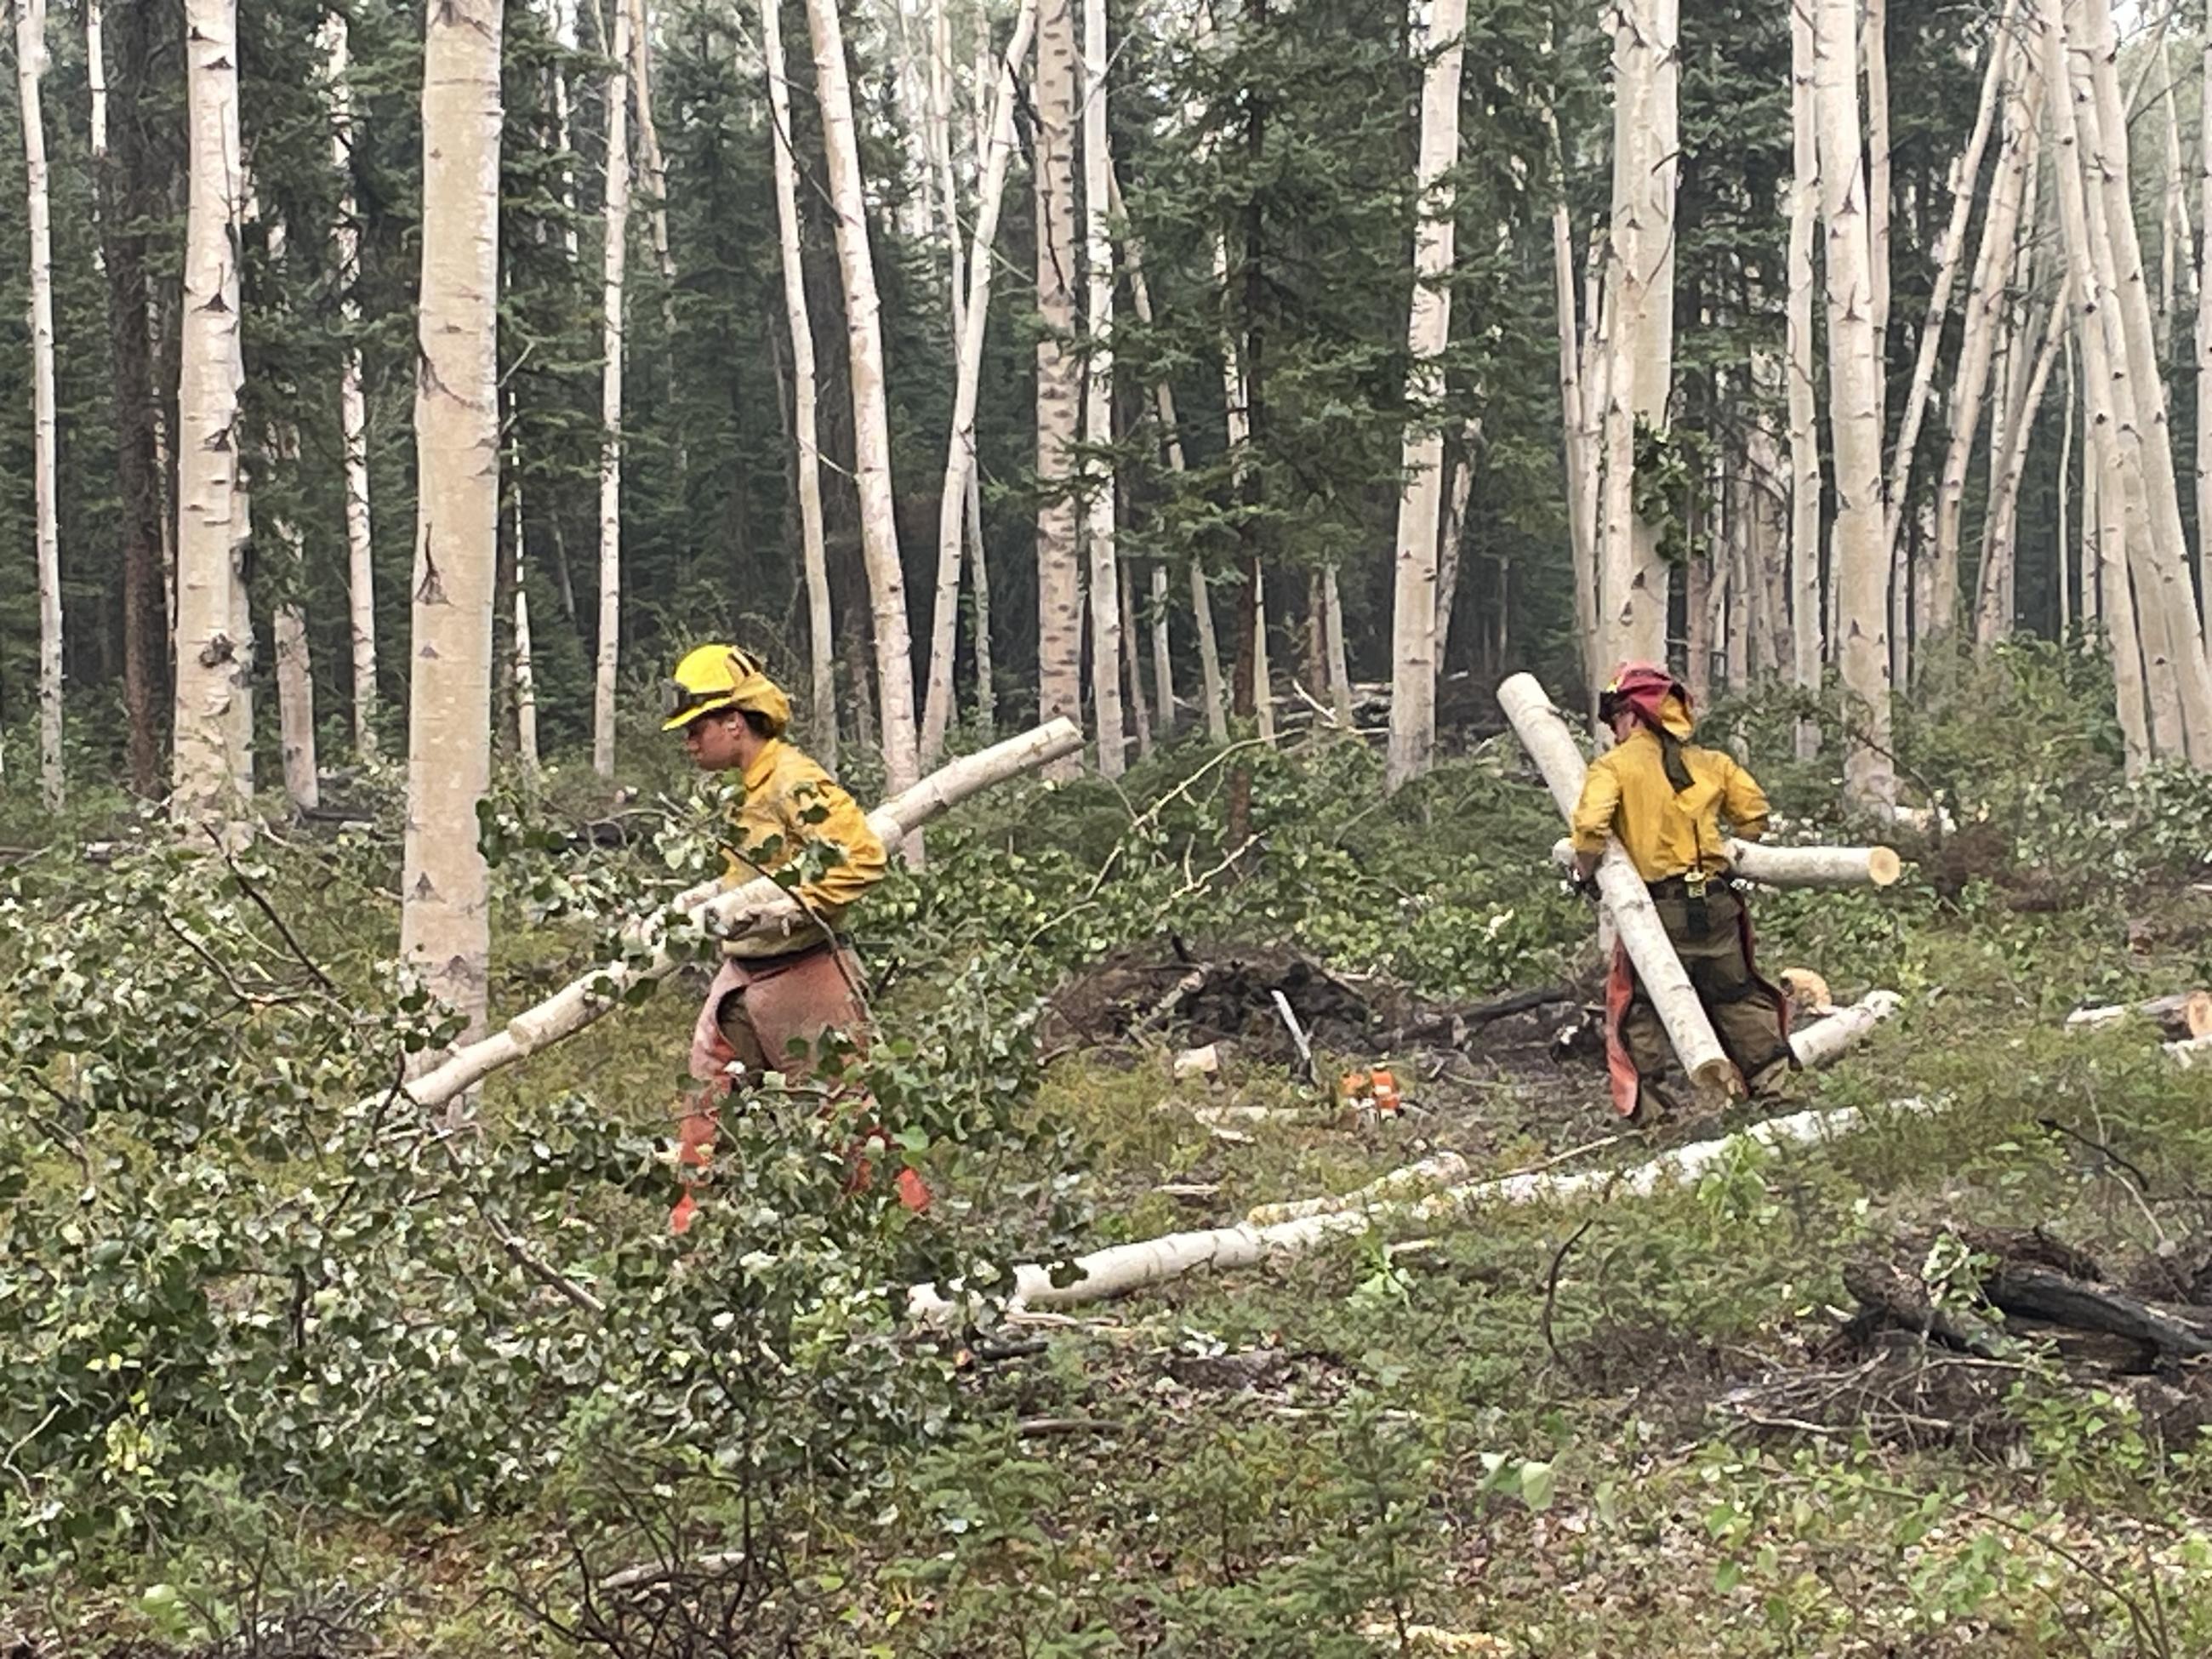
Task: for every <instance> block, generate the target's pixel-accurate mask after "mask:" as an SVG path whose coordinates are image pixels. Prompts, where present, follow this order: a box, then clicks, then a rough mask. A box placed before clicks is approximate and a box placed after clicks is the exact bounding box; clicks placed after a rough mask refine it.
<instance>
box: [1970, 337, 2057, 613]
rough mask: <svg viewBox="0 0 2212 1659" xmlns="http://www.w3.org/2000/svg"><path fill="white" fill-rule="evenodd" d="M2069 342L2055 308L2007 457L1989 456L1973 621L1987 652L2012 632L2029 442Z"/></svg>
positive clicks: (2012, 426)
mask: <svg viewBox="0 0 2212 1659" xmlns="http://www.w3.org/2000/svg"><path fill="white" fill-rule="evenodd" d="M2065 337H2066V319H2065V308H2064V307H2063V306H2053V307H2051V308H2050V309H2049V310H2048V311H2046V312H2045V315H2044V319H2043V331H2042V339H2041V343H2040V344H2039V346H2038V348H2037V349H2036V352H2035V357H2034V367H2033V369H2032V370H2031V371H2030V373H2029V376H2028V383H2027V390H2026V392H2024V393H2023V394H2022V396H2021V402H2020V406H2019V408H2018V409H2016V410H2015V411H2014V412H2013V414H2012V415H2011V416H2008V419H2007V421H2006V422H2005V447H2004V453H2002V454H2001V455H2000V454H1996V453H1992V454H1991V456H1990V464H1991V466H1992V468H1993V470H1994V471H1995V474H1996V484H1995V485H1994V487H1993V489H1992V491H1991V494H1990V508H1989V513H1988V515H1987V519H1988V531H1987V533H1986V534H1985V535H1984V538H1983V542H1982V569H1981V576H1980V580H1979V582H1978V589H1979V593H1978V599H1977V601H1976V605H1975V617H1974V643H1975V645H1976V646H1977V647H1980V648H1983V649H1986V648H1988V647H1990V646H1992V645H1995V644H1996V642H1997V641H1999V640H2001V639H2003V638H2005V637H2006V636H2007V635H2009V634H2010V633H2011V632H2012V624H2013V610H2014V606H2013V595H2014V587H2013V576H2014V572H2015V568H2016V563H2017V561H2018V558H2019V545H2020V533H2019V529H2020V487H2021V480H2022V478H2023V477H2025V476H2026V474H2027V446H2028V441H2029V439H2030V438H2032V437H2033V435H2034V432H2035V417H2036V415H2037V413H2038V412H2039V410H2041V408H2042V407H2043V392H2044V388H2045V386H2046V385H2047V384H2048V383H2049V382H2050V380H2051V364H2052V363H2053V362H2055V361H2057V356H2058V348H2059V345H2060V343H2062V342H2063V340H2064V339H2065ZM2065 584H2066V568H2065V565H2064V562H2063V558H2062V561H2061V562H2060V565H2059V568H2058V585H2059V586H2060V587H2061V588H2063V587H2064V586H2065Z"/></svg>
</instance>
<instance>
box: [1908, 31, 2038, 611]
mask: <svg viewBox="0 0 2212 1659" xmlns="http://www.w3.org/2000/svg"><path fill="white" fill-rule="evenodd" d="M2044 84H2045V83H2044V78H2043V76H2041V75H2040V74H2039V73H2037V72H2036V71H2034V70H2033V69H2031V70H2029V71H2028V72H2027V73H2026V74H2024V75H2022V76H2021V85H2020V86H2019V87H2018V88H2016V89H2015V90H2014V91H2012V92H2008V93H2007V94H2005V103H2004V137H2003V140H2002V146H2001V148H2000V150H1999V152H1998V160H1997V173H1996V180H1995V182H1994V183H1993V184H1992V185H1991V187H1990V212H1989V218H1988V220H1987V222H1985V223H1984V225H1983V227H1982V243H1981V248H1980V250H1979V252H1977V253H1976V255H1975V257H1974V279H1973V284H1972V292H1971V293H1970V294H1969V295H1968V297H1967V300H1966V328H1965V331H1964V333H1963V335H1962V336H1961V337H1960V346H1959V367H1958V370H1957V373H1956V374H1955V376H1954V379H1953V381H1952V387H1951V406H1950V425H1951V440H1950V443H1949V445H1948V447H1947V448H1946V449H1945V451H1944V457H1943V477H1942V483H1940V484H1939V485H1938V486H1937V489H1936V548H1935V558H1934V567H1935V568H1934V570H1933V571H1932V573H1931V576H1930V586H1929V599H1930V600H1931V605H1930V608H1929V617H1928V619H1927V623H1926V625H1925V627H1924V629H1923V633H1924V634H1925V635H1926V636H1927V637H1928V638H1929V639H1930V640H1936V639H1941V638H1943V637H1945V636H1947V635H1949V634H1950V633H1951V632H1952V630H1953V629H1954V628H1955V627H1956V625H1957V618H1958V603H1959V535H1960V514H1961V513H1962V511H1963V510H1964V507H1965V505H1966V471H1967V468H1968V466H1969V465H1971V464H1972V459H1973V449H1974V438H1975V435H1976V433H1977V432H1978V429H1979V428H1980V424H1981V419H1982V407H1983V400H1984V397H1985V395H1986V393H1987V391H1988V387H1989V380H1990V362H1991V359H1992V357H1993V356H1994V354H1995V347H1996V325H1997V323H1998V321H1999V319H2001V318H2002V315H2003V313H2004V308H2005V306H2006V304H2007V302H2008V295H2009V293H2010V289H2011V283H2012V263H2013V251H2014V248H2015V244H2016V242H2017V240H2018V234H2019V228H2020V222H2021V208H2022V204H2023V203H2025V202H2026V201H2027V197H2028V185H2029V183H2030V181H2031V180H2033V179H2034V177H2035V176H2036V152H2037V138H2036V119H2037V110H2038V107H2039V105H2040V103H2041V101H2042V99H2043V96H2044Z"/></svg>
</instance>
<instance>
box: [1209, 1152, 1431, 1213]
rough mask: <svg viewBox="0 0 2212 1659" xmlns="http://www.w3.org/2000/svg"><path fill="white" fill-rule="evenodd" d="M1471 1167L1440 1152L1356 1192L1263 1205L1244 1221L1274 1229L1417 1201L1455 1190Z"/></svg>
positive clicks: (1382, 1177)
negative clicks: (1311, 1218)
mask: <svg viewBox="0 0 2212 1659" xmlns="http://www.w3.org/2000/svg"><path fill="white" fill-rule="evenodd" d="M1467 1176H1468V1164H1467V1160H1466V1159H1465V1158H1462V1157H1461V1156H1460V1155H1459V1154H1458V1153H1457V1152H1438V1153H1436V1154H1435V1155H1434V1156H1433V1157H1430V1158H1423V1159H1422V1160H1421V1161H1420V1162H1419V1163H1418V1164H1407V1165H1406V1166H1405V1167H1404V1168H1403V1169H1399V1170H1391V1171H1390V1172H1389V1174H1388V1175H1385V1176H1378V1177H1376V1179H1375V1180H1373V1181H1370V1182H1368V1183H1367V1184H1366V1185H1365V1186H1364V1187H1362V1188H1358V1190H1356V1191H1354V1192H1349V1193H1330V1194H1326V1195H1325V1196H1322V1197H1320V1198H1298V1199H1292V1200H1289V1201H1288V1202H1286V1203H1281V1204H1261V1205H1256V1206H1254V1207H1253V1208H1252V1209H1250V1210H1249V1211H1247V1212H1245V1216H1244V1222H1245V1225H1247V1226H1250V1227H1273V1226H1277V1225H1280V1224H1281V1223H1283V1222H1285V1221H1303V1220H1304V1219H1305V1218H1307V1217H1308V1216H1316V1215H1345V1214H1348V1213H1350V1212H1353V1211H1365V1210H1370V1209H1372V1208H1374V1207H1375V1206H1377V1205H1382V1204H1395V1203H1401V1202H1402V1201H1403V1200H1406V1199H1408V1198H1417V1197H1419V1196H1420V1195H1421V1194H1424V1193H1431V1192H1434V1191H1436V1190H1437V1188H1440V1187H1454V1186H1458V1185H1460V1184H1461V1183H1462V1182H1465V1181H1466V1179H1467Z"/></svg>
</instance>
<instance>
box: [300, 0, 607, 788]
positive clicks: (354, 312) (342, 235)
mask: <svg viewBox="0 0 2212 1659" xmlns="http://www.w3.org/2000/svg"><path fill="white" fill-rule="evenodd" d="M323 27H324V29H325V36H326V39H327V40H328V43H329V44H328V50H329V53H330V80H331V161H332V163H333V164H334V165H335V166H336V167H337V173H338V178H339V180H340V184H339V187H338V216H337V223H336V224H335V225H334V226H332V228H331V246H332V249H333V251H334V252H335V253H336V255H337V288H338V322H339V326H340V327H341V328H342V329H343V331H344V335H345V342H344V345H343V349H342V351H341V354H340V356H339V360H338V441H339V447H340V448H341V450H342V451H343V457H344V461H343V464H344V469H345V529H346V600H347V605H346V609H347V616H348V618H349V624H350V629H351V632H352V635H353V744H354V749H355V750H356V752H357V753H359V754H360V755H362V756H363V757H368V756H373V755H374V754H375V753H376V711H377V695H376V562H375V559H374V545H375V544H374V542H373V541H372V540H371V539H370V536H369V513H368V399H367V398H366V397H365V396H364V395H363V393H362V381H361V346H360V343H359V342H358V341H357V340H356V333H357V332H358V331H359V329H360V327H361V302H360V301H359V300H358V299H357V298H356V296H355V292H354V290H355V288H356V284H357V283H359V282H360V280H361V227H360V225H359V224H358V223H357V222H356V219H357V217H358V214H357V212H356V207H355V204H354V194H353V79H352V76H351V74H350V73H349V69H348V64H347V57H348V51H349V44H348V40H347V34H346V19H345V14H344V13H343V12H342V11H333V12H332V13H331V14H330V15H329V17H328V19H327V20H325V23H324V26H323ZM564 142H565V141H564ZM570 234H574V231H573V229H572V231H571V233H570Z"/></svg>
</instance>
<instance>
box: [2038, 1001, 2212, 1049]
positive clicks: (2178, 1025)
mask: <svg viewBox="0 0 2212 1659" xmlns="http://www.w3.org/2000/svg"><path fill="white" fill-rule="evenodd" d="M2129 1019H2147V1020H2149V1021H2150V1022H2151V1023H2152V1024H2154V1025H2156V1026H2157V1027H2158V1028H2159V1029H2160V1030H2161V1031H2162V1032H2164V1033H2165V1034H2166V1036H2168V1037H2170V1038H2172V1039H2173V1040H2175V1041H2176V1042H2185V1041H2186V1040H2188V1039H2190V1038H2191V1037H2202V1036H2212V991H2206V990H2203V989H2201V988H2200V989H2197V990H2191V991H2176V992H2174V993H2172V994H2171V995H2168V996H2162V997H2152V998H2151V999H2149V1000H2148V1001H2145V1002H2120V1003H2113V1004H2110V1005H2108V1006H2105V1007H2101V1008H2076V1009H2075V1011H2074V1012H2072V1013H2070V1014H2069V1015H2067V1016H2066V1030H2067V1031H2068V1033H2069V1035H2070V1034H2072V1033H2075V1032H2079V1031H2094V1030H2102V1029H2104V1028H2105V1027H2106V1026H2111V1025H2117V1024H2121V1023H2122V1022H2124V1021H2125V1020H2129Z"/></svg>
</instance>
